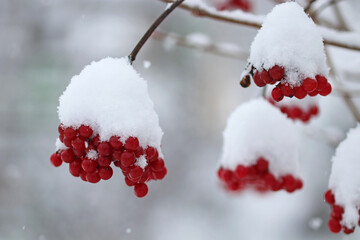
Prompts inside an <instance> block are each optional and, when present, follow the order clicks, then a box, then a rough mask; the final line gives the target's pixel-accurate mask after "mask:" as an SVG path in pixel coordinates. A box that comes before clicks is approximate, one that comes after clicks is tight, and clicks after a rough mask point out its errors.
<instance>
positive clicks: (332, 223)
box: [328, 219, 341, 233]
mask: <svg viewBox="0 0 360 240" xmlns="http://www.w3.org/2000/svg"><path fill="white" fill-rule="evenodd" d="M328 226H329V230H330V231H331V232H332V233H339V232H340V231H341V225H340V223H339V222H338V221H336V220H335V219H330V220H329V223H328Z"/></svg>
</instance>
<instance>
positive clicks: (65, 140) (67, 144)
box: [63, 137, 72, 148]
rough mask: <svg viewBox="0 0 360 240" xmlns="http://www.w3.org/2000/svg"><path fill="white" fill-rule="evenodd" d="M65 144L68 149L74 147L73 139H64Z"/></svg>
mask: <svg viewBox="0 0 360 240" xmlns="http://www.w3.org/2000/svg"><path fill="white" fill-rule="evenodd" d="M63 143H64V145H65V146H66V147H68V148H71V147H72V145H71V139H69V138H67V137H64V138H63Z"/></svg>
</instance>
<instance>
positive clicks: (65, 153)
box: [50, 124, 167, 197]
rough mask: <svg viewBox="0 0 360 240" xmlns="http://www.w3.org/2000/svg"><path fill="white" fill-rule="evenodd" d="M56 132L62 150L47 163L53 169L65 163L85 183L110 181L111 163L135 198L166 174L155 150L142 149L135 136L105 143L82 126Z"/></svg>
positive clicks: (114, 137) (162, 162)
mask: <svg viewBox="0 0 360 240" xmlns="http://www.w3.org/2000/svg"><path fill="white" fill-rule="evenodd" d="M58 131H59V139H60V141H61V142H62V143H63V144H64V145H65V146H66V148H64V149H61V150H58V151H57V152H56V153H54V154H52V155H51V157H50V161H51V163H52V164H53V165H54V166H55V167H59V166H60V165H61V164H62V162H65V163H68V164H69V171H70V173H71V174H72V175H73V176H74V177H80V178H81V179H82V180H83V181H85V182H90V183H97V182H99V181H100V180H101V179H102V180H108V179H110V178H111V177H112V175H113V169H112V167H111V166H110V165H111V163H112V162H113V163H114V166H115V167H118V168H120V169H121V171H122V173H123V174H124V176H125V183H126V184H127V185H128V186H129V187H130V186H134V192H135V195H136V196H137V197H144V196H145V195H146V194H147V192H148V187H147V185H146V182H148V181H150V180H161V179H163V178H164V177H165V175H166V173H167V170H166V167H165V163H164V160H163V159H162V158H160V157H159V153H158V151H157V150H156V149H155V148H154V147H151V146H148V147H146V148H145V149H143V148H142V147H141V146H140V143H139V140H138V139H137V138H136V137H129V138H127V139H126V140H125V139H124V141H123V142H122V141H121V140H122V139H121V137H118V136H112V137H111V138H110V140H109V141H103V142H102V141H100V137H99V135H95V134H93V130H92V129H91V128H90V127H89V126H85V125H81V126H80V127H79V128H78V129H74V128H73V127H64V126H63V125H62V124H60V125H59V128H58ZM141 161H142V163H140V162H141ZM144 166H145V167H144Z"/></svg>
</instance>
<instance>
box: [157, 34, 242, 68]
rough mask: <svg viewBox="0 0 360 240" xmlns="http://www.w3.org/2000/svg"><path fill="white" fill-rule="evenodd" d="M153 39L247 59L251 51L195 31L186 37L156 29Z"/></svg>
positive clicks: (172, 44)
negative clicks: (213, 40)
mask: <svg viewBox="0 0 360 240" xmlns="http://www.w3.org/2000/svg"><path fill="white" fill-rule="evenodd" d="M152 38H153V39H156V40H159V41H162V42H164V44H165V47H167V48H171V47H172V46H175V45H177V46H182V47H187V48H192V49H197V50H200V51H203V52H208V53H212V54H215V55H220V56H225V57H230V58H236V59H240V60H244V61H245V60H246V59H247V58H248V56H249V52H247V51H245V50H243V49H241V48H240V47H238V46H237V45H235V44H232V43H218V44H216V43H213V42H211V40H210V38H209V37H208V36H206V35H204V34H202V33H193V34H190V35H188V36H186V37H183V36H180V35H177V34H175V33H166V32H162V31H155V32H154V33H153V35H152Z"/></svg>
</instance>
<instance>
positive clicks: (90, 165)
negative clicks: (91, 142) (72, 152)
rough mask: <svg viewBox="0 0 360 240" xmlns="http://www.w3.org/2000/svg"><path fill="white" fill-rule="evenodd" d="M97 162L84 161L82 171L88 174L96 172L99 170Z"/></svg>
mask: <svg viewBox="0 0 360 240" xmlns="http://www.w3.org/2000/svg"><path fill="white" fill-rule="evenodd" d="M97 165H98V164H97V162H96V161H94V160H90V159H84V160H83V161H82V164H81V166H82V169H84V171H85V172H87V173H92V172H95V171H96V169H97Z"/></svg>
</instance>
